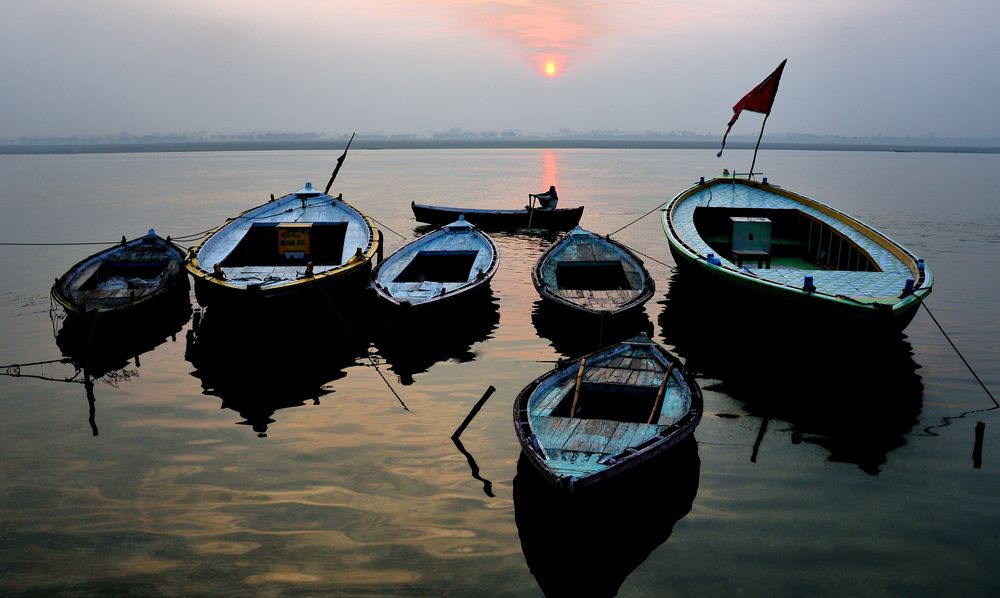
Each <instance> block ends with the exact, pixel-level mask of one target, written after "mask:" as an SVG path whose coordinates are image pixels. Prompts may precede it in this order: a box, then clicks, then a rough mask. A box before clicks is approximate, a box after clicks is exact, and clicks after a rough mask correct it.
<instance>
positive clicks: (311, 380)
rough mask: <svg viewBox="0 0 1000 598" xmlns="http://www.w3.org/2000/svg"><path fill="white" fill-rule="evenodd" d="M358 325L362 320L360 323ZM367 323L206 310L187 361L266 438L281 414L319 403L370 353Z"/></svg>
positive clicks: (226, 405) (207, 390)
mask: <svg viewBox="0 0 1000 598" xmlns="http://www.w3.org/2000/svg"><path fill="white" fill-rule="evenodd" d="M352 322H355V323H357V322H356V320H352ZM364 330H365V327H364V326H363V325H360V324H359V325H357V326H353V327H352V328H351V329H350V330H347V329H345V328H344V324H342V320H340V319H339V318H337V317H336V315H335V314H329V317H328V318H321V317H317V316H313V317H310V318H309V322H308V326H304V325H302V324H301V322H300V321H299V320H297V319H294V318H287V317H286V318H281V319H278V318H275V317H264V318H262V317H257V318H253V319H243V318H239V319H233V318H230V317H229V314H228V313H224V312H222V311H220V312H218V313H206V315H205V316H204V317H203V318H201V321H200V323H199V324H198V325H197V326H195V328H194V329H192V330H191V331H189V333H188V339H187V350H186V352H185V358H186V359H187V360H188V361H189V362H191V364H192V365H194V367H195V368H196V370H195V371H194V372H192V374H191V375H192V376H194V377H196V378H199V379H200V380H201V385H202V388H203V392H204V394H206V395H212V396H215V397H218V398H219V399H221V400H222V405H221V407H222V408H223V409H230V410H232V411H235V412H237V413H238V414H239V415H240V417H241V418H243V421H241V422H239V423H240V424H241V425H246V426H250V427H251V428H252V429H253V430H254V431H255V432H257V435H258V436H260V437H262V438H263V437H265V436H267V431H268V426H270V425H271V424H273V423H275V419H274V418H273V416H274V414H275V412H277V411H278V410H280V409H289V408H292V407H301V406H304V405H318V404H320V398H321V397H323V396H324V395H327V394H329V393H331V392H333V391H332V390H330V389H328V388H327V385H328V384H329V383H330V382H333V381H335V380H339V379H340V378H343V377H344V376H346V375H347V374H346V370H347V368H349V367H350V366H352V365H355V364H356V363H358V362H359V360H360V359H361V358H362V357H363V356H364V355H365V349H364V347H366V346H367V341H366V340H364V339H362V338H360V337H358V336H357V335H358V334H363V333H364Z"/></svg>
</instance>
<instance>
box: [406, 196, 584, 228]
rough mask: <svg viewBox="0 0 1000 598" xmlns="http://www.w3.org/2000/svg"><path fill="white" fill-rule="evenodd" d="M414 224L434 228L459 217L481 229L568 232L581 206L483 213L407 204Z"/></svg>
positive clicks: (485, 210) (578, 218) (471, 210)
mask: <svg viewBox="0 0 1000 598" xmlns="http://www.w3.org/2000/svg"><path fill="white" fill-rule="evenodd" d="M410 207H411V208H412V209H413V216H414V217H415V218H416V219H417V222H426V223H428V224H436V225H438V226H440V225H443V224H448V223H449V222H454V221H455V220H457V219H458V217H459V216H465V219H466V220H467V221H469V222H471V223H472V224H475V225H476V226H478V227H479V228H482V229H484V230H514V229H518V228H544V229H551V230H569V229H571V228H573V227H574V226H576V225H577V224H579V222H580V217H581V216H583V206H579V207H575V208H553V209H543V208H538V207H532V206H525V207H523V208H521V209H519V210H487V209H474V208H451V207H445V206H431V205H425V204H418V203H416V202H411V203H410Z"/></svg>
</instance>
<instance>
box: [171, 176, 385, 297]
mask: <svg viewBox="0 0 1000 598" xmlns="http://www.w3.org/2000/svg"><path fill="white" fill-rule="evenodd" d="M381 245H382V236H381V233H380V231H379V230H378V229H377V228H375V223H374V221H373V220H372V219H371V218H369V217H368V216H366V215H364V214H362V213H361V212H360V211H358V210H357V209H356V208H354V207H353V206H351V205H350V204H348V203H347V202H345V201H344V200H343V198H342V197H341V196H337V197H331V196H329V195H327V194H325V193H323V192H321V191H319V190H318V189H316V188H314V187H313V186H312V183H306V185H305V186H304V187H303V188H302V189H299V190H298V191H296V192H294V193H290V194H288V195H286V196H284V197H281V198H278V199H272V200H271V201H270V202H268V203H266V204H263V205H261V206H258V207H256V208H253V209H251V210H248V211H246V212H243V213H242V214H240V215H238V216H236V217H235V218H231V219H229V220H228V221H227V222H226V223H225V224H223V225H222V226H220V227H218V228H216V229H215V230H213V231H211V232H210V233H208V235H206V237H205V238H204V239H203V240H202V241H201V242H200V243H199V244H198V245H196V246H194V247H192V248H191V251H190V253H189V257H188V261H187V269H188V271H189V272H190V273H191V275H192V276H193V277H194V281H195V295H196V297H197V299H198V303H200V304H201V305H206V306H207V305H211V304H213V303H215V302H216V301H218V302H220V303H226V304H230V305H233V306H242V307H248V306H259V305H262V304H269V303H274V302H275V300H278V299H290V298H293V297H294V298H296V299H303V298H306V294H307V292H308V294H309V295H310V297H309V298H311V299H312V300H314V301H318V302H320V303H322V302H323V300H324V299H325V298H329V299H341V298H342V297H341V296H342V295H351V294H352V293H353V292H357V293H360V292H361V291H362V290H364V288H365V287H367V285H368V277H369V275H370V274H371V269H372V259H373V258H374V257H375V256H376V254H378V253H379V252H380V251H381Z"/></svg>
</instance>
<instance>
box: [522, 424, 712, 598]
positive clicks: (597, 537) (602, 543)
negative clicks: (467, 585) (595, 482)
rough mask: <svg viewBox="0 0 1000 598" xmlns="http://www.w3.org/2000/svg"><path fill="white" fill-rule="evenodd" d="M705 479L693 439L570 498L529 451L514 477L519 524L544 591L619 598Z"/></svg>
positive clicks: (530, 562) (524, 547) (687, 509)
mask: <svg viewBox="0 0 1000 598" xmlns="http://www.w3.org/2000/svg"><path fill="white" fill-rule="evenodd" d="M700 475H701V461H700V459H699V457H698V444H697V442H696V441H695V440H694V438H688V439H687V440H685V441H684V442H683V443H681V444H679V445H677V446H676V447H674V449H673V450H672V451H670V452H669V453H666V454H665V455H664V456H663V457H662V458H660V459H658V460H657V461H655V462H653V463H652V464H651V466H650V467H649V468H646V469H645V470H644V471H642V470H637V471H636V472H634V474H633V475H632V476H630V477H628V478H625V479H623V480H621V481H620V482H619V483H616V484H614V485H613V486H609V487H606V488H603V489H595V490H596V492H593V493H587V494H580V495H570V496H567V495H565V494H563V493H561V492H559V491H558V490H556V489H554V488H552V487H551V486H550V485H549V484H548V483H547V482H546V481H545V480H544V479H542V478H541V476H539V474H538V472H537V471H536V469H535V468H534V467H533V466H532V464H531V463H530V462H529V460H528V458H527V457H525V455H524V454H523V453H522V455H521V458H520V459H519V460H518V463H517V475H516V476H515V477H514V521H515V523H516V524H517V532H518V536H519V537H520V540H521V550H522V551H523V553H524V560H525V562H526V563H527V565H528V568H529V569H530V570H531V573H532V575H534V577H535V580H536V581H537V582H538V586H539V588H541V590H542V592H543V593H544V594H545V595H546V596H548V597H550V598H552V597H561V596H567V597H569V596H572V597H576V596H593V597H594V598H600V597H605V596H616V595H618V593H619V591H620V590H621V586H622V584H623V583H624V582H625V580H626V579H627V578H628V576H629V575H630V574H631V573H632V572H633V571H635V570H636V569H637V568H638V567H640V566H641V565H642V564H643V563H644V562H645V561H646V559H648V558H649V555H650V554H651V553H652V552H653V551H654V550H656V548H657V547H659V546H660V545H662V544H663V543H664V542H666V541H667V540H668V539H669V538H670V536H671V534H672V533H673V530H674V526H675V525H676V523H677V522H678V521H679V520H681V519H682V518H684V517H685V516H686V515H687V514H688V513H689V512H690V511H691V507H692V505H693V504H694V500H695V497H696V496H697V494H698V484H699V478H700Z"/></svg>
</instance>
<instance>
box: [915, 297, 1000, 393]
mask: <svg viewBox="0 0 1000 598" xmlns="http://www.w3.org/2000/svg"><path fill="white" fill-rule="evenodd" d="M916 297H917V301H919V302H920V305H923V306H924V311H926V312H927V315H929V316H930V317H931V320H933V321H934V324H935V325H936V326H937V327H938V330H940V331H941V334H943V335H944V338H945V340H946V341H948V344H950V345H951V348H952V349H954V350H955V354H956V355H958V358H959V359H961V360H962V363H964V364H965V367H967V368H969V372H971V373H972V377H973V378H975V379H976V382H978V383H979V385H980V386H982V387H983V390H984V391H986V395H987V396H988V397H989V398H990V400H991V401H993V404H994V405H996V406H997V407H1000V403H997V400H996V398H995V397H994V396H993V393H991V392H990V389H989V388H987V387H986V384H985V383H983V381H982V380H981V379H980V378H979V375H978V374H976V370H974V369H972V366H971V365H969V362H968V360H966V359H965V357H964V356H963V355H962V352H961V351H959V350H958V347H956V346H955V343H954V342H952V340H951V337H949V336H948V333H947V332H945V331H944V328H943V327H942V326H941V324H940V323H939V322H938V321H937V318H935V317H934V314H932V313H931V310H930V308H929V307H927V304H926V303H924V300H923V298H921V297H919V296H916Z"/></svg>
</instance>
